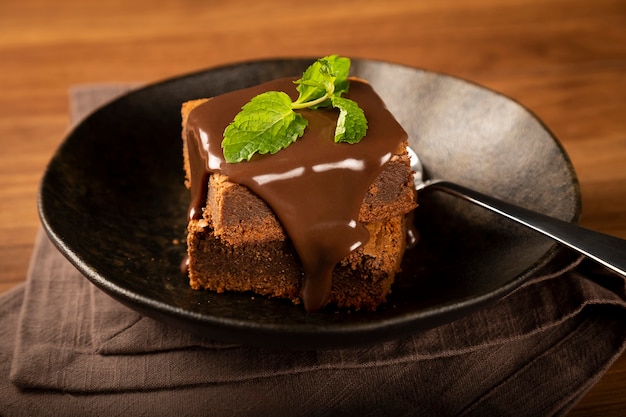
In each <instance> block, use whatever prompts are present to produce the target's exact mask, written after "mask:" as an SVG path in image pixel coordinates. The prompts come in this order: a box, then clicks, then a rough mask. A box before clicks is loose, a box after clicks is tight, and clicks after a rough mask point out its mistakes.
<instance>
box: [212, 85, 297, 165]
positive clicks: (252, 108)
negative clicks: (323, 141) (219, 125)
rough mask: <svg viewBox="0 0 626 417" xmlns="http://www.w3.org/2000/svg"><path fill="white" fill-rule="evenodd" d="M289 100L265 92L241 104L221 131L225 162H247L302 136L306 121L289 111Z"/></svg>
mask: <svg viewBox="0 0 626 417" xmlns="http://www.w3.org/2000/svg"><path fill="white" fill-rule="evenodd" d="M291 104H292V103H291V98H290V97H289V96H288V95H287V94H286V93H283V92H276V91H268V92H266V93H263V94H259V95H258V96H256V97H254V98H253V99H252V100H250V102H248V103H247V104H245V105H244V106H243V107H242V109H241V112H239V113H238V114H237V115H236V116H235V119H234V120H233V121H232V122H231V123H230V124H229V125H228V126H227V127H226V130H224V139H223V141H222V148H223V150H224V159H225V160H226V162H229V163H235V162H241V161H244V160H245V161H249V160H250V158H252V156H253V155H254V154H256V153H259V154H266V153H270V154H273V153H276V152H278V151H279V150H281V149H284V148H286V147H287V146H289V145H290V144H292V143H293V142H295V141H296V140H297V139H298V138H299V137H301V136H302V135H303V134H304V129H305V128H306V126H307V124H308V122H307V120H306V119H305V118H304V117H302V116H301V115H300V114H298V113H296V112H294V111H293V109H292V107H291Z"/></svg>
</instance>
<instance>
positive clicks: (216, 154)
mask: <svg viewBox="0 0 626 417" xmlns="http://www.w3.org/2000/svg"><path fill="white" fill-rule="evenodd" d="M294 80H295V78H283V79H278V80H274V81H270V82H268V83H264V84H261V85H258V86H255V87H252V88H246V89H242V90H237V91H233V92H230V93H227V94H224V95H220V96H217V97H214V98H212V99H211V100H209V101H207V102H206V103H204V104H202V105H200V106H198V107H196V108H195V109H194V110H192V112H191V113H190V115H189V119H188V125H187V130H186V134H187V144H188V145H187V146H188V150H189V158H190V161H189V162H190V170H191V198H192V201H191V205H190V207H189V213H188V216H189V218H190V219H192V218H193V219H199V218H201V217H202V209H203V207H204V205H205V203H206V196H207V180H208V176H209V175H211V174H212V173H222V174H224V175H227V176H228V177H229V178H230V180H231V181H233V182H236V183H239V184H242V185H245V186H246V187H248V188H249V189H250V190H251V191H253V192H254V193H256V194H257V195H258V196H259V197H260V198H262V199H263V200H264V201H265V202H266V203H267V204H268V205H269V206H270V207H271V208H272V210H273V211H274V213H275V215H276V216H277V218H278V219H279V221H280V222H281V224H282V226H283V228H284V229H285V232H286V233H287V235H288V236H289V238H290V239H291V241H292V242H293V245H294V247H295V249H296V252H297V254H298V256H299V258H300V261H301V263H302V265H303V272H304V277H303V286H302V300H303V303H304V307H305V309H306V310H307V311H309V312H313V311H317V310H318V309H320V308H321V307H323V306H324V305H325V304H326V302H327V299H328V297H329V294H330V289H331V283H332V281H331V280H332V270H333V268H334V266H335V265H336V264H337V263H338V262H339V261H341V260H342V259H344V258H345V257H346V256H347V255H348V254H349V253H350V252H351V251H353V250H354V249H356V248H358V247H359V246H361V245H364V244H365V243H367V241H368V239H369V234H368V232H367V230H366V229H365V227H364V226H362V225H361V224H360V223H359V221H358V215H359V210H360V207H361V204H362V202H363V198H364V196H365V193H366V192H367V190H368V188H369V186H370V185H371V184H372V182H373V181H374V180H375V179H376V177H377V176H378V174H380V172H381V171H382V169H383V166H384V165H385V163H386V162H387V161H388V160H389V159H390V158H391V156H392V155H393V154H394V152H395V151H396V149H397V148H398V146H399V145H400V143H402V142H403V141H404V140H406V138H407V134H406V132H405V131H404V129H402V127H401V126H400V125H399V124H398V122H397V121H396V120H395V118H394V117H393V115H391V113H390V112H389V111H388V110H387V109H386V107H385V105H384V103H383V102H382V100H381V99H380V97H379V96H378V95H377V94H376V93H375V92H374V91H373V89H372V88H371V87H370V86H369V84H367V83H364V82H361V81H356V80H351V83H350V90H349V92H348V93H347V94H346V95H345V97H347V98H350V99H352V100H354V101H356V102H357V103H358V104H359V106H360V107H361V108H362V109H363V111H364V113H365V116H366V118H367V120H368V131H367V135H366V136H365V137H364V138H363V139H362V140H361V142H359V143H358V144H345V143H340V144H336V143H334V140H333V137H334V132H335V126H336V121H337V116H338V112H337V110H334V109H321V110H298V112H300V113H301V114H302V115H303V116H304V118H305V119H307V120H308V126H307V128H306V130H305V133H304V136H302V137H301V138H299V139H298V140H297V141H296V142H295V143H293V144H292V145H290V146H289V147H288V148H286V149H283V150H281V151H279V152H278V153H276V154H274V155H255V156H254V157H253V158H252V159H251V160H250V161H247V162H240V163H235V164H230V163H227V162H226V161H225V160H224V156H223V152H222V148H221V142H222V139H223V132H224V129H225V128H226V126H227V125H228V124H229V123H230V122H231V121H232V120H233V118H234V117H235V115H236V114H237V113H238V112H239V111H240V110H241V107H242V106H243V105H244V104H245V103H247V102H248V101H249V100H250V99H252V98H253V97H254V96H256V95H258V94H260V93H262V92H265V91H283V92H285V93H287V94H289V95H290V96H291V98H292V100H295V99H296V97H297V91H296V86H295V84H294V83H293V81H294Z"/></svg>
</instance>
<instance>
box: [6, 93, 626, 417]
mask: <svg viewBox="0 0 626 417" xmlns="http://www.w3.org/2000/svg"><path fill="white" fill-rule="evenodd" d="M125 88H126V87H124V86H122V87H116V86H103V87H100V88H96V87H94V86H88V87H86V88H83V89H76V90H74V91H73V95H72V98H73V101H72V103H74V104H73V105H74V107H73V109H74V111H75V112H76V113H75V114H76V116H78V117H80V115H81V114H84V113H85V112H86V111H89V109H92V108H93V107H94V106H95V105H97V104H100V103H102V102H104V101H106V100H108V99H109V98H110V97H112V95H114V94H119V93H121V92H123V91H124V90H125ZM560 265H561V264H560V263H555V264H554V265H551V266H550V268H547V269H546V270H545V271H544V272H543V273H542V274H541V275H538V276H537V277H535V278H534V279H532V280H531V281H529V282H528V283H527V284H525V285H524V286H522V287H521V288H519V289H518V290H516V291H515V292H514V293H512V294H510V295H509V296H508V297H505V298H504V299H502V300H499V301H497V302H495V303H493V304H491V305H489V306H487V307H485V308H484V309H482V310H480V311H478V312H476V313H474V314H472V315H470V316H467V317H465V318H463V319H460V320H457V321H456V322H453V323H449V324H446V325H443V326H440V327H437V328H434V329H431V330H428V331H424V332H421V333H419V334H415V335H411V336H407V337H403V338H399V339H396V340H391V341H387V342H384V343H380V344H378V345H374V346H368V347H362V348H353V349H334V350H320V351H309V352H302V351H280V350H270V349H261V348H254V347H245V346H237V345H232V344H228V345H227V344H222V343H219V342H211V341H206V340H202V339H199V338H197V337H195V336H193V335H191V334H189V333H186V332H184V331H182V330H179V329H176V328H172V327H168V326H167V325H165V324H162V323H159V322H157V321H154V320H152V319H149V318H146V317H142V316H141V315H139V314H138V313H136V312H134V311H132V310H130V309H128V308H126V307H124V306H123V305H121V304H119V303H117V302H116V301H114V300H113V299H111V298H110V297H108V296H107V295H106V294H104V293H102V292H101V291H99V290H98V289H97V288H95V287H94V286H93V285H92V284H91V283H90V282H89V281H87V280H86V279H85V278H84V277H82V275H81V274H80V273H79V272H78V271H77V270H76V269H75V268H74V267H73V266H72V265H71V264H70V263H69V262H68V261H67V260H66V259H65V258H64V257H63V256H62V255H61V254H60V253H59V252H58V251H57V250H56V248H55V247H54V246H53V245H52V243H51V242H50V241H49V240H48V238H47V236H46V235H45V233H43V231H40V233H39V235H38V237H37V242H36V247H35V252H34V254H33V258H32V260H31V265H30V269H29V273H28V277H27V282H26V284H25V285H24V286H21V287H18V288H16V289H15V290H13V291H10V292H9V293H6V294H3V295H2V296H0V323H2V324H1V325H0V372H1V378H0V380H1V381H2V382H0V415H1V416H27V415H41V416H46V415H50V416H53V415H69V414H71V415H84V416H92V415H93V416H99V415H102V416H116V415H133V416H141V415H145V416H171V415H183V416H195V415H217V416H221V415H272V416H280V415H298V416H309V415H310V416H334V415H339V414H343V415H355V416H356V415H358V416H369V415H371V416H378V415H394V416H405V415H406V416H409V415H411V416H415V415H418V416H419V415H424V416H434V415H436V416H483V415H498V416H505V415H515V416H544V415H545V416H551V415H562V414H564V413H565V412H566V411H567V410H569V408H571V406H572V405H573V404H575V402H576V401H577V400H578V399H579V398H580V397H581V396H582V395H583V394H584V393H585V392H586V391H587V390H588V389H589V388H590V387H591V386H592V385H593V384H594V383H595V382H596V381H597V380H598V378H600V376H601V375H602V373H603V372H604V371H605V370H606V369H607V368H608V367H609V366H610V364H611V363H612V362H613V361H614V360H615V359H616V358H617V357H618V356H619V354H620V353H621V352H622V351H623V349H624V346H625V339H626V308H625V307H626V289H625V281H624V278H623V277H620V276H617V275H616V274H613V273H611V272H609V271H607V270H606V269H604V268H602V267H600V266H597V265H595V264H593V263H591V262H590V261H588V260H583V261H582V262H580V259H578V260H576V261H574V262H570V263H568V264H567V266H565V267H564V268H561V266H560ZM68 413H69V414H68Z"/></svg>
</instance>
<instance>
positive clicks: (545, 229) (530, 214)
mask: <svg viewBox="0 0 626 417" xmlns="http://www.w3.org/2000/svg"><path fill="white" fill-rule="evenodd" d="M408 152H409V157H410V159H411V168H412V169H413V171H414V172H415V176H414V184H415V188H416V189H417V190H418V191H420V190H421V191H425V190H427V189H432V190H440V191H443V192H446V193H448V194H451V195H453V196H456V197H460V198H462V199H464V200H467V201H469V202H471V203H474V204H476V205H478V206H481V207H484V208H486V209H488V210H491V211H493V212H495V213H498V214H501V215H502V216H505V217H507V218H509V219H511V220H513V221H515V222H518V223H520V224H522V225H524V226H527V227H529V228H531V229H533V230H535V231H537V232H539V233H542V234H544V235H545V236H548V237H550V238H552V239H554V240H556V241H557V242H560V243H562V244H563V245H565V246H568V247H569V248H571V249H573V250H575V251H577V252H579V253H581V254H583V255H586V256H588V257H589V258H591V259H593V260H595V261H596V262H599V263H600V264H602V265H604V266H606V267H607V268H609V269H612V270H613V271H615V272H617V273H619V274H622V275H624V276H626V240H623V239H620V238H617V237H613V236H609V235H606V234H603V233H600V232H596V231H593V230H589V229H586V228H584V227H581V226H578V225H576V224H573V223H568V222H565V221H563V220H559V219H556V218H554V217H550V216H547V215H545V214H541V213H538V212H535V211H532V210H528V209H525V208H523V207H520V206H516V205H514V204H510V203H507V202H506V201H502V200H499V199H497V198H495V197H491V196H489V195H486V194H483V193H480V192H478V191H475V190H472V189H470V188H467V187H464V186H462V185H459V184H456V183H453V182H450V181H446V180H443V179H429V180H425V179H424V166H423V165H422V163H421V162H420V160H419V157H418V156H417V153H416V152H415V151H414V150H413V149H411V148H410V147H409V148H408Z"/></svg>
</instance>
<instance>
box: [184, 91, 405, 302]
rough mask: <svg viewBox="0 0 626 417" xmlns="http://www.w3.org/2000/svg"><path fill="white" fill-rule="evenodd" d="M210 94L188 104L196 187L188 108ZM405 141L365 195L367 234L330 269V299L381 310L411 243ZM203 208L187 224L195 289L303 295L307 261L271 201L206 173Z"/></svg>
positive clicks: (297, 297)
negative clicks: (198, 215) (295, 246)
mask: <svg viewBox="0 0 626 417" xmlns="http://www.w3.org/2000/svg"><path fill="white" fill-rule="evenodd" d="M207 100H208V99H200V100H193V101H189V102H186V103H184V104H183V106H182V110H181V113H182V120H183V135H182V136H183V150H184V152H183V153H184V168H185V172H186V182H185V183H186V186H187V187H188V188H190V187H191V178H192V173H191V170H192V168H191V167H190V158H189V144H188V143H187V141H188V140H189V139H188V137H189V135H188V134H187V129H188V127H189V126H188V123H187V121H188V118H189V114H190V113H191V112H192V111H193V109H195V108H196V107H198V106H200V105H202V104H203V103H205V102H206V101H207ZM406 146H407V142H406V141H404V142H402V143H401V144H400V145H399V146H398V148H397V149H396V152H395V154H394V155H392V156H391V158H390V160H389V161H388V162H387V163H386V164H385V166H384V169H383V170H382V172H380V174H379V175H378V177H377V178H376V179H375V181H373V182H372V184H371V185H370V187H369V189H368V191H367V193H366V194H365V197H364V199H363V202H362V205H361V208H360V211H359V222H360V223H361V224H363V225H364V227H365V228H366V229H367V231H368V232H369V235H370V238H369V241H368V242H367V243H366V244H364V245H362V246H360V247H359V248H357V249H356V250H354V251H352V252H351V253H350V254H349V255H348V256H347V257H346V258H345V259H343V260H342V261H341V262H339V263H338V264H337V265H336V266H335V268H334V270H333V273H332V287H331V293H330V298H329V301H328V302H329V304H332V305H334V306H337V307H339V308H353V309H356V310H358V309H365V310H375V309H376V308H377V307H378V306H379V305H380V304H381V303H382V302H384V301H385V299H386V297H387V295H388V294H389V292H390V290H391V285H392V283H393V280H394V276H395V274H396V273H397V272H398V271H399V269H400V263H401V259H402V256H403V254H404V251H405V245H406V226H407V225H406V220H405V217H406V215H407V213H409V212H410V211H411V210H412V209H413V208H414V207H415V206H416V203H415V189H414V187H413V183H412V173H411V169H410V162H409V158H408V154H407V152H406ZM206 186H207V193H206V204H205V205H204V207H203V210H202V216H201V217H199V218H191V219H190V220H189V225H188V237H187V245H188V258H189V267H188V273H189V282H190V285H191V287H192V288H194V289H207V290H212V291H216V292H224V291H241V292H243V291H249V292H252V293H254V294H259V295H264V296H268V297H278V298H286V299H289V300H291V301H293V302H294V303H296V304H299V303H300V302H301V290H302V277H303V268H302V264H301V262H300V261H299V258H298V254H297V252H296V251H295V249H294V246H293V244H292V242H291V241H290V239H289V237H288V236H287V234H286V233H285V231H284V229H283V227H282V226H281V223H280V222H279V221H278V219H277V218H276V216H275V214H274V212H273V211H272V209H271V208H270V207H269V206H268V205H267V204H266V203H265V201H263V200H262V199H261V198H260V197H258V196H257V195H256V194H254V193H253V192H252V191H250V190H249V189H248V188H247V187H245V186H243V185H240V184H237V183H235V182H232V181H231V180H230V179H229V178H228V177H227V176H226V175H223V174H221V173H213V174H211V175H210V176H209V177H208V179H207V184H206Z"/></svg>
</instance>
